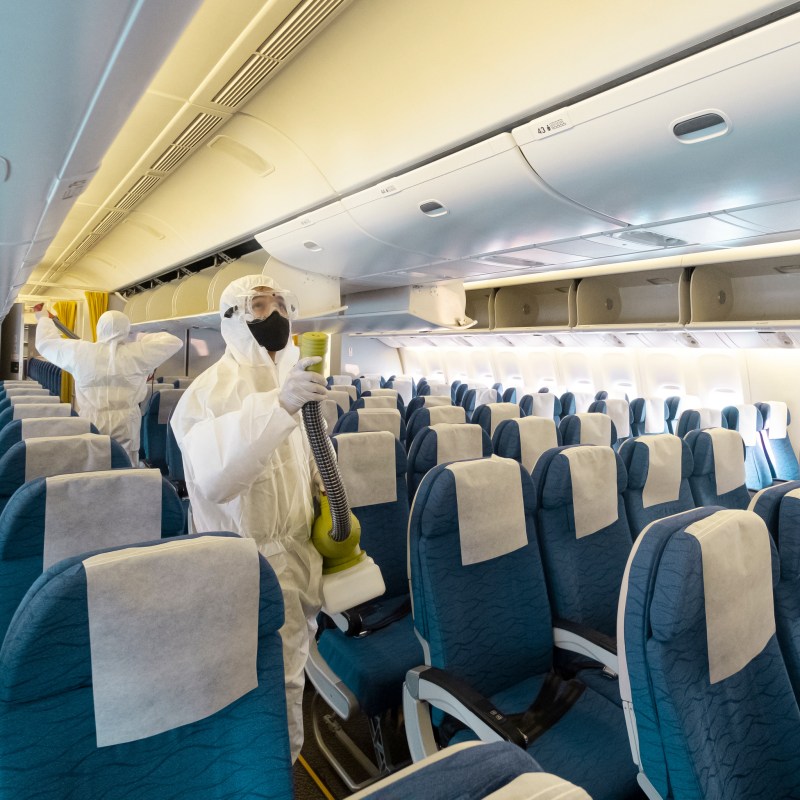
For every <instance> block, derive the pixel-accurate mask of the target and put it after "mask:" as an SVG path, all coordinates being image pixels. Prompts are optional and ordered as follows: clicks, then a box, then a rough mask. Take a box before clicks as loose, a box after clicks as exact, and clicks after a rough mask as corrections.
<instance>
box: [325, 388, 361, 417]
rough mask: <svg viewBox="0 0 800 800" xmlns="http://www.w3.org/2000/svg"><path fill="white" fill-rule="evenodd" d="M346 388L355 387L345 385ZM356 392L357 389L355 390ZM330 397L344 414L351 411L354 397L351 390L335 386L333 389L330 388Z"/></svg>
mask: <svg viewBox="0 0 800 800" xmlns="http://www.w3.org/2000/svg"><path fill="white" fill-rule="evenodd" d="M344 388H351V389H353V387H352V386H351V387H344ZM353 393H354V394H355V389H354V390H353ZM327 396H328V399H329V400H333V402H334V403H335V404H336V405H337V406H339V408H340V409H341V410H342V414H346V413H347V412H348V411H350V410H351V409H352V407H353V402H354V398H353V397H351V396H350V393H349V392H345V391H343V387H341V386H334V387H333V388H332V389H329V390H328V395H327Z"/></svg>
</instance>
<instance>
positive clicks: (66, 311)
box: [53, 300, 78, 403]
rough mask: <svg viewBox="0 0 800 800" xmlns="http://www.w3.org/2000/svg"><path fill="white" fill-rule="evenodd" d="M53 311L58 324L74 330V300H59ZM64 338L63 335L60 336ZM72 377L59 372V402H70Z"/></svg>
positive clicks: (64, 372) (75, 305) (76, 312)
mask: <svg viewBox="0 0 800 800" xmlns="http://www.w3.org/2000/svg"><path fill="white" fill-rule="evenodd" d="M53 311H54V312H55V315H56V316H57V317H58V320H59V322H60V323H61V324H62V325H65V326H66V327H67V328H69V329H70V330H71V331H74V330H75V320H76V319H77V317H78V304H77V303H76V302H75V301H74V300H59V301H58V302H57V303H54V304H53ZM61 335H62V336H63V337H64V338H66V336H64V334H63V333H62V334H61ZM72 384H73V381H72V375H70V374H69V372H67V371H66V370H62V371H61V402H62V403H71V402H72Z"/></svg>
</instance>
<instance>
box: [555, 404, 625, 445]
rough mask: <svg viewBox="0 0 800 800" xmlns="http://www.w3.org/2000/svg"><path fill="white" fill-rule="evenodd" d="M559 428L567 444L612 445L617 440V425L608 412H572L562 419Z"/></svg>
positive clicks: (563, 440) (562, 438)
mask: <svg viewBox="0 0 800 800" xmlns="http://www.w3.org/2000/svg"><path fill="white" fill-rule="evenodd" d="M558 429H559V431H560V433H561V440H562V442H563V443H564V444H565V445H567V444H597V445H603V446H609V447H611V446H613V445H614V444H616V442H617V427H616V425H615V424H614V420H612V419H611V417H609V416H608V414H598V413H591V412H587V413H585V414H571V415H569V416H567V417H563V418H562V419H561V422H560V423H559V426H558Z"/></svg>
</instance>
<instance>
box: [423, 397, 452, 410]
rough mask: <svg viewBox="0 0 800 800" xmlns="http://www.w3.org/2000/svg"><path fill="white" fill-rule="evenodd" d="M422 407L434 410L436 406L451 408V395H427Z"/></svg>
mask: <svg viewBox="0 0 800 800" xmlns="http://www.w3.org/2000/svg"><path fill="white" fill-rule="evenodd" d="M422 405H423V406H425V408H432V407H434V406H450V405H452V403H451V402H450V395H447V396H445V395H443V394H435V395H432V394H426V395H424V396H423V398H422Z"/></svg>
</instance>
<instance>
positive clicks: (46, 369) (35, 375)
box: [27, 357, 61, 395]
mask: <svg viewBox="0 0 800 800" xmlns="http://www.w3.org/2000/svg"><path fill="white" fill-rule="evenodd" d="M27 369H28V376H29V377H30V378H31V379H32V380H34V381H37V382H38V383H39V384H40V385H41V386H43V387H44V388H45V389H47V390H48V391H49V392H50V393H51V394H54V395H60V394H61V367H57V366H56V365H55V364H51V363H50V362H49V361H47V360H45V359H44V358H40V357H37V358H31V359H28V363H27Z"/></svg>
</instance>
